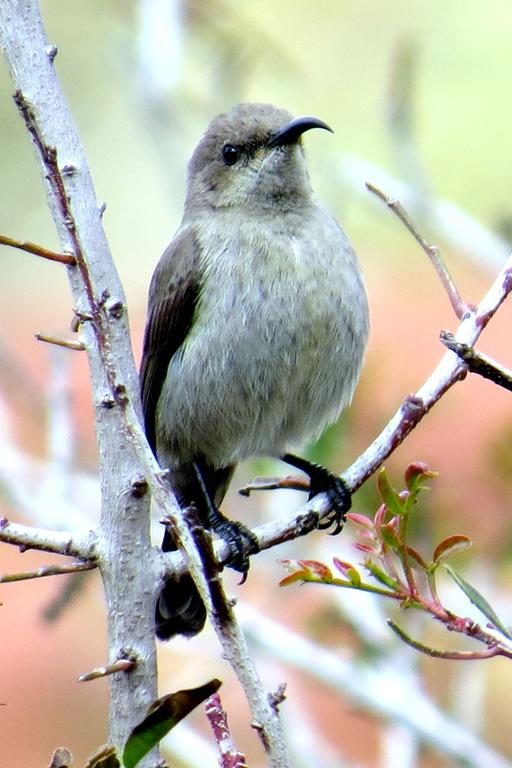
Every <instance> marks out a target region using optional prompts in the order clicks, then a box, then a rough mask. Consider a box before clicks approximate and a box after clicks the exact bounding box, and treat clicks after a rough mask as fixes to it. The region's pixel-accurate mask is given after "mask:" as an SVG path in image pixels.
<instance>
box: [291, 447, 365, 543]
mask: <svg viewBox="0 0 512 768" xmlns="http://www.w3.org/2000/svg"><path fill="white" fill-rule="evenodd" d="M281 458H282V460H283V461H285V462H286V463H287V464H291V465H292V466H294V467H296V468H297V469H300V470H302V471H303V472H305V473H306V474H307V475H309V498H310V499H312V498H313V496H316V495H317V494H318V493H325V495H326V496H327V498H328V500H329V506H330V509H329V511H328V512H327V513H326V514H325V515H323V517H322V519H321V520H320V521H319V523H318V525H317V528H319V529H320V530H325V529H327V528H330V527H331V525H333V526H334V529H333V530H332V531H331V532H330V534H331V536H336V535H337V534H338V533H339V532H340V531H341V529H342V528H343V525H344V523H345V515H346V514H347V512H348V511H349V509H350V507H351V506H352V493H351V491H350V488H349V487H348V485H347V483H346V482H345V480H343V478H342V477H338V475H335V474H333V473H332V472H330V471H329V470H328V469H326V468H325V467H322V466H321V465H320V464H315V463H313V462H311V461H308V460H307V459H303V458H301V457H299V456H293V455H292V454H289V453H287V454H285V455H284V456H282V457H281Z"/></svg>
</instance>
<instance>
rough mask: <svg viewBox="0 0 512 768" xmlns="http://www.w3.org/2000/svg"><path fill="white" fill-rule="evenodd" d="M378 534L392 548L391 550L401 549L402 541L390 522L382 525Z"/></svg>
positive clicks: (398, 550)
mask: <svg viewBox="0 0 512 768" xmlns="http://www.w3.org/2000/svg"><path fill="white" fill-rule="evenodd" d="M380 534H381V536H382V539H383V541H384V542H385V543H386V544H387V545H388V547H389V548H390V549H392V550H393V552H400V551H401V550H402V549H403V542H402V540H401V539H400V537H399V535H398V533H397V531H396V528H395V526H394V525H392V524H391V523H386V525H383V526H382V527H381V529H380Z"/></svg>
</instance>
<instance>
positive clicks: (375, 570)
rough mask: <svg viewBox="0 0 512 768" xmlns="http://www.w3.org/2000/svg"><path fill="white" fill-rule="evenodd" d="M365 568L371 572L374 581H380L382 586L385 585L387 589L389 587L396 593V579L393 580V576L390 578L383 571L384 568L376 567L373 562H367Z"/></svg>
mask: <svg viewBox="0 0 512 768" xmlns="http://www.w3.org/2000/svg"><path fill="white" fill-rule="evenodd" d="M364 567H365V568H367V569H368V570H369V571H370V573H371V575H372V576H373V578H374V579H377V581H380V583H381V584H384V585H385V586H386V587H389V588H390V589H392V590H393V591H394V592H396V589H397V583H396V581H395V579H393V578H392V577H391V576H388V574H387V573H386V572H385V571H383V570H382V568H379V566H378V565H376V564H375V563H374V562H373V561H372V560H366V561H365V564H364Z"/></svg>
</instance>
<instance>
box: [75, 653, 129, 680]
mask: <svg viewBox="0 0 512 768" xmlns="http://www.w3.org/2000/svg"><path fill="white" fill-rule="evenodd" d="M135 664H136V661H135V659H116V661H113V662H112V663H111V664H106V665H105V666H104V667H96V668H95V669H91V671H90V672H86V673H85V674H83V675H80V676H79V677H78V682H79V683H88V682H90V681H91V680H98V678H100V677H107V675H115V674H117V673H118V672H129V671H130V670H131V669H133V668H134V666H135Z"/></svg>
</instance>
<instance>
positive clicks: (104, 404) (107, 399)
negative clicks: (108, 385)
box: [99, 392, 116, 409]
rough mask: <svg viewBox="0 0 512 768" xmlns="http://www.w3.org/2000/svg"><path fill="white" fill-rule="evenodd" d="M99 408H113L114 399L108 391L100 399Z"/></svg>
mask: <svg viewBox="0 0 512 768" xmlns="http://www.w3.org/2000/svg"><path fill="white" fill-rule="evenodd" d="M99 404H100V408H107V409H110V408H114V407H115V405H116V401H115V399H114V398H113V397H112V395H111V394H110V392H109V393H108V394H107V395H104V396H103V397H102V398H101V400H100V403H99Z"/></svg>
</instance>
